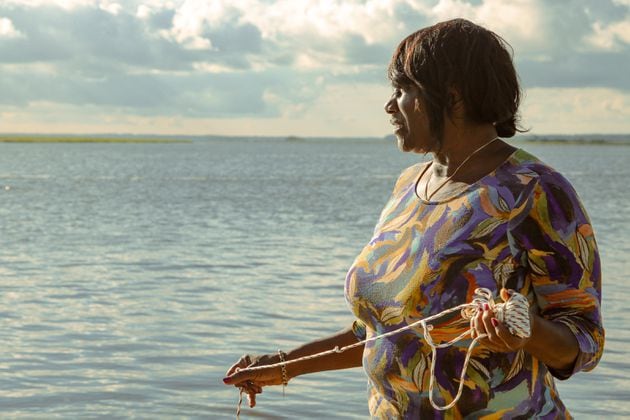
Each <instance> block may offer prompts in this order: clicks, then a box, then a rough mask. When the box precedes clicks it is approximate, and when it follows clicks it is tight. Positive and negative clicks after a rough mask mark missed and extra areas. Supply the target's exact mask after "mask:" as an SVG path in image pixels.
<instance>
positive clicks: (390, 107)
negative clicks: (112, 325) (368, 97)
mask: <svg viewBox="0 0 630 420" xmlns="http://www.w3.org/2000/svg"><path fill="white" fill-rule="evenodd" d="M395 105H396V100H395V99H394V98H393V97H392V98H389V100H388V101H387V102H385V107H384V108H385V112H387V113H388V114H393V113H394V112H395Z"/></svg>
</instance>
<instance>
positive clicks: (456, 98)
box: [446, 87, 466, 118]
mask: <svg viewBox="0 0 630 420" xmlns="http://www.w3.org/2000/svg"><path fill="white" fill-rule="evenodd" d="M446 110H447V111H448V113H449V114H451V115H452V116H453V117H456V118H457V117H464V114H465V113H466V110H465V109H464V101H463V100H462V95H461V94H460V93H459V90H457V89H456V88H455V87H450V88H449V89H448V99H447V103H446Z"/></svg>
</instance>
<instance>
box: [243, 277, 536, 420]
mask: <svg viewBox="0 0 630 420" xmlns="http://www.w3.org/2000/svg"><path fill="white" fill-rule="evenodd" d="M508 296H509V298H508V299H507V300H506V299H505V297H504V300H505V302H503V303H495V302H494V297H493V295H492V292H491V291H490V290H488V289H486V288H478V289H476V290H475V293H474V295H473V300H472V302H470V303H463V304H461V305H458V306H455V307H453V308H449V309H445V310H444V311H442V312H440V313H438V314H435V315H431V316H429V317H426V318H423V319H420V320H418V321H415V322H413V323H411V324H409V325H405V326H404V327H401V328H398V329H396V330H393V331H390V332H387V333H384V334H381V335H377V336H374V337H370V338H368V339H365V340H363V341H359V342H357V343H354V344H350V345H348V346H344V347H341V348H339V346H336V347H335V348H333V349H330V350H326V351H323V352H321V353H316V354H311V355H308V356H304V357H300V358H298V359H293V360H287V361H284V362H280V363H274V364H271V365H263V366H254V367H248V368H245V369H242V370H249V371H253V370H262V369H270V368H275V367H281V366H286V365H289V364H292V363H298V362H303V361H305V360H311V359H315V358H318V357H322V356H327V355H330V354H334V353H343V352H344V351H347V350H350V349H353V348H355V347H359V346H363V345H365V344H367V343H369V342H372V341H376V340H379V339H381V338H386V337H390V336H392V335H395V334H398V333H401V332H403V331H406V330H410V329H412V328H414V327H417V326H421V327H422V330H423V335H424V339H425V340H426V342H427V344H428V345H429V346H430V347H431V378H430V380H429V402H430V403H431V405H432V406H433V408H435V409H436V410H439V411H444V410H448V409H449V408H451V407H453V406H454V405H455V404H457V401H458V400H459V398H460V397H461V395H462V391H463V389H464V377H465V376H466V369H467V368H468V363H469V362H470V357H471V354H472V349H473V348H474V347H475V345H476V344H477V342H478V341H479V340H481V339H482V338H485V337H487V335H486V334H482V335H480V336H477V337H475V338H474V339H473V340H472V341H471V342H470V345H469V346H468V350H467V351H466V358H465V359H464V365H463V367H462V371H461V374H460V378H459V388H458V390H457V395H455V398H453V401H451V402H450V403H449V404H447V405H444V406H439V405H437V403H436V402H435V401H434V400H433V388H434V385H435V361H436V354H437V349H441V348H445V347H449V346H451V345H453V344H454V343H456V342H458V341H460V340H462V339H464V338H466V336H469V335H470V334H471V332H472V326H471V327H470V328H469V329H468V330H466V331H465V332H463V333H462V334H460V335H458V336H457V337H455V338H454V339H452V340H450V341H448V342H445V343H441V344H435V343H434V342H433V338H432V337H431V331H432V330H433V325H428V324H427V323H428V322H430V321H433V320H435V319H437V318H440V317H442V316H444V315H448V314H450V313H453V312H457V311H460V312H461V316H462V318H464V319H467V320H471V319H472V318H474V317H475V316H477V314H478V313H479V310H480V308H482V307H483V305H488V306H489V307H490V308H491V309H492V311H493V312H494V313H495V314H496V316H497V319H498V320H499V321H501V322H502V323H504V324H505V325H506V326H507V328H508V330H509V331H510V333H512V334H513V335H516V336H518V337H521V338H527V337H529V336H530V333H531V331H530V324H529V302H528V301H527V298H526V297H525V296H523V295H521V294H520V293H517V292H514V291H511V292H509V294H508ZM243 392H244V390H243V388H241V391H240V393H239V400H238V407H237V410H236V417H237V418H238V417H239V415H240V412H241V403H242V401H243Z"/></svg>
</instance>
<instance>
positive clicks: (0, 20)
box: [0, 17, 24, 39]
mask: <svg viewBox="0 0 630 420" xmlns="http://www.w3.org/2000/svg"><path fill="white" fill-rule="evenodd" d="M23 36H24V35H23V34H22V33H21V32H20V31H18V30H17V29H15V26H14V25H13V22H12V21H11V19H8V18H5V17H0V39H2V38H5V39H6V38H21V37H23Z"/></svg>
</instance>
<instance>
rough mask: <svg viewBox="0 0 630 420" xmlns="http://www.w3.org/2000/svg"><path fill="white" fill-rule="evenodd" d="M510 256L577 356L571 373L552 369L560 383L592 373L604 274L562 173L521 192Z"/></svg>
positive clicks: (600, 332) (600, 339)
mask: <svg viewBox="0 0 630 420" xmlns="http://www.w3.org/2000/svg"><path fill="white" fill-rule="evenodd" d="M508 237H509V240H510V246H511V248H512V253H513V254H514V257H515V258H516V260H517V262H518V263H520V265H521V266H523V267H526V273H527V274H526V276H527V277H529V282H526V285H527V284H529V285H530V286H531V288H532V290H529V291H527V292H528V293H530V294H531V292H533V295H534V299H535V304H536V305H537V306H538V308H539V310H540V315H541V316H543V317H544V318H546V319H549V320H552V321H556V322H561V323H563V324H565V325H566V326H567V327H568V328H569V329H570V330H571V332H572V333H573V334H574V335H575V337H576V339H577V342H578V344H579V353H578V356H577V358H576V360H575V364H574V366H573V368H572V369H567V370H566V371H558V370H554V369H549V370H550V372H551V373H552V374H553V375H554V376H555V377H557V378H559V379H567V378H569V377H570V376H571V375H573V374H574V373H576V372H579V371H588V370H591V369H593V368H594V367H595V366H596V365H597V363H598V362H599V359H600V358H601V355H602V352H603V347H604V329H603V326H602V318H601V308H600V305H601V272H600V259H599V253H598V251H597V244H596V242H595V237H594V235H593V229H592V228H591V223H590V220H589V218H588V215H587V214H586V211H585V210H584V208H583V206H582V204H581V202H580V200H579V198H578V196H577V193H576V192H575V190H574V189H573V187H572V186H571V184H570V183H569V182H568V181H567V180H566V179H565V178H564V177H562V176H561V175H560V174H558V173H544V174H542V175H540V177H538V178H535V179H534V180H533V181H532V182H531V183H530V184H529V185H528V186H527V188H526V190H525V191H524V192H523V194H522V195H521V197H520V198H519V200H517V203H516V206H515V208H514V210H513V211H512V214H511V218H510V225H509V233H508Z"/></svg>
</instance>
